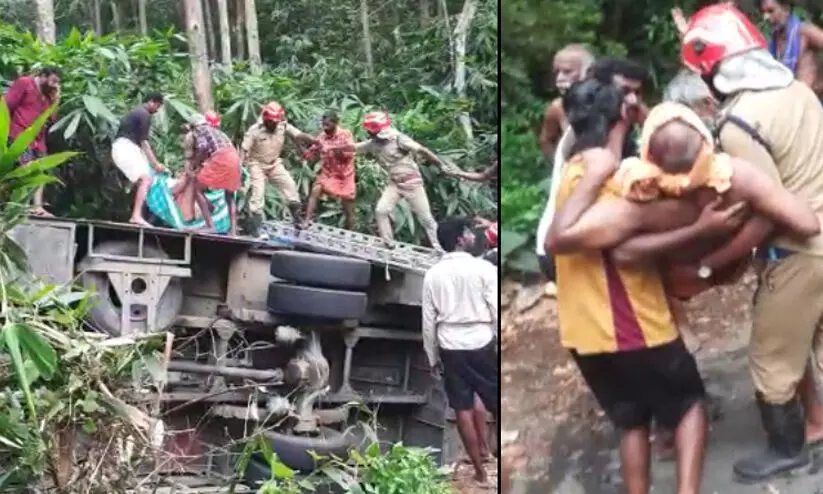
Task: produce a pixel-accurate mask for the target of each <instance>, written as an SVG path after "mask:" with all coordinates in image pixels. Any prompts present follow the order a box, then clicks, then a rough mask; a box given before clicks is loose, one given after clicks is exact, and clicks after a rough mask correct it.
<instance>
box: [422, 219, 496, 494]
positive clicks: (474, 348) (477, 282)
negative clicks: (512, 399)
mask: <svg viewBox="0 0 823 494" xmlns="http://www.w3.org/2000/svg"><path fill="white" fill-rule="evenodd" d="M470 227H471V222H470V220H468V219H466V218H452V219H448V220H446V221H443V222H441V223H440V224H439V225H438V226H437V237H438V239H439V241H440V242H439V243H440V245H442V246H443V248H444V249H445V250H446V251H447V252H448V253H447V254H445V255H444V256H443V257H442V258H441V259H440V261H438V262H437V264H435V265H434V266H432V267H431V269H429V271H428V272H427V273H426V276H425V277H424V279H423V294H422V312H423V348H424V349H425V350H426V355H427V356H428V359H429V364H430V365H431V368H432V372H433V373H434V374H435V376H439V374H440V372H441V371H442V374H443V380H444V388H445V390H446V396H447V397H448V400H449V405H450V406H451V407H452V408H453V409H454V411H455V413H456V415H457V430H458V431H459V432H460V438H461V439H462V441H463V446H464V447H465V448H466V453H467V454H468V455H469V458H470V460H471V463H472V465H474V471H475V477H474V478H475V480H477V481H478V482H480V483H484V484H485V483H486V481H487V478H486V471H485V469H484V468H483V456H482V455H483V454H484V453H486V451H483V446H484V444H483V443H484V441H483V439H482V438H483V436H484V435H485V433H486V427H485V425H486V424H485V417H484V416H483V417H482V419H481V420H478V419H479V418H481V417H478V415H479V414H478V413H477V412H476V411H475V394H477V396H479V398H480V400H481V401H482V402H483V404H484V405H485V407H486V409H488V410H489V411H491V413H492V415H493V416H494V417H495V421H496V419H497V416H498V404H497V397H498V390H499V377H498V376H499V369H498V366H497V360H498V359H497V351H496V344H497V342H496V339H495V331H496V329H497V322H498V296H497V284H498V277H497V268H495V266H493V265H492V264H491V263H488V262H486V261H484V260H482V259H479V258H476V257H474V256H472V255H471V254H469V253H468V250H469V249H471V248H472V246H473V245H474V242H475V239H474V234H473V233H472V231H471V228H470ZM484 415H485V414H484Z"/></svg>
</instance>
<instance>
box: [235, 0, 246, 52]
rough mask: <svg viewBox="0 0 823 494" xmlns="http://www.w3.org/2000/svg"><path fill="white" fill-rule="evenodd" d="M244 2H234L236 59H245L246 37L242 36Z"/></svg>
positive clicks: (241, 0)
mask: <svg viewBox="0 0 823 494" xmlns="http://www.w3.org/2000/svg"><path fill="white" fill-rule="evenodd" d="M244 4H245V0H235V1H234V36H235V41H234V45H235V46H236V47H237V48H236V49H237V59H238V60H244V59H245V58H246V37H245V36H244V35H243V26H244V25H245V24H246V20H245V19H246V14H245V12H244V10H245V6H244Z"/></svg>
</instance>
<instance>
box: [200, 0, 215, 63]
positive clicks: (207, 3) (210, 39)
mask: <svg viewBox="0 0 823 494" xmlns="http://www.w3.org/2000/svg"><path fill="white" fill-rule="evenodd" d="M203 15H204V18H203V20H205V21H206V23H205V24H204V26H205V28H204V29H203V31H205V33H206V43H207V46H208V47H209V60H214V59H215V58H217V51H216V49H215V42H214V32H215V30H214V22H213V20H212V16H211V0H203Z"/></svg>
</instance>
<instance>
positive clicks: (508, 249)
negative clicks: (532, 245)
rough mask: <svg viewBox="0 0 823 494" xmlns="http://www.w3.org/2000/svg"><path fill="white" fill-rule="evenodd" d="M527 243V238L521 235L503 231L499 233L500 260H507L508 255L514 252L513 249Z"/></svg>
mask: <svg viewBox="0 0 823 494" xmlns="http://www.w3.org/2000/svg"><path fill="white" fill-rule="evenodd" d="M528 241H529V237H527V236H525V235H523V234H522V233H517V232H514V231H511V230H506V229H503V231H502V232H500V258H501V259H506V258H508V257H509V254H511V253H512V252H514V250H515V249H517V248H519V247H522V246H524V245H526V242H528Z"/></svg>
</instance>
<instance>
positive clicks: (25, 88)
mask: <svg viewBox="0 0 823 494" xmlns="http://www.w3.org/2000/svg"><path fill="white" fill-rule="evenodd" d="M51 104H52V101H51V99H50V98H47V97H46V96H45V95H44V94H43V93H42V92H41V91H40V88H38V87H37V82H36V81H35V79H34V77H31V76H23V77H18V78H17V80H15V81H14V82H13V83H12V85H11V86H9V90H8V91H6V105H7V106H8V108H9V114H10V115H11V125H10V127H9V138H11V139H12V140H13V139H15V138H16V137H17V136H18V135H20V133H21V132H23V131H24V130H26V129H27V128H29V127H31V124H33V123H34V121H35V120H37V117H39V116H40V115H42V114H43V113H44V112H45V111H46V110H48V109H49V106H51ZM56 116H57V114H56V113H53V114H52V115H51V118H50V120H51V121H52V122H53V121H54V119H55V117H56ZM30 149H31V150H32V151H40V152H42V153H45V152H46V127H45V126H44V127H43V128H42V129H41V130H40V134H38V135H37V138H36V139H35V140H34V142H32V143H31V146H30Z"/></svg>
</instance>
